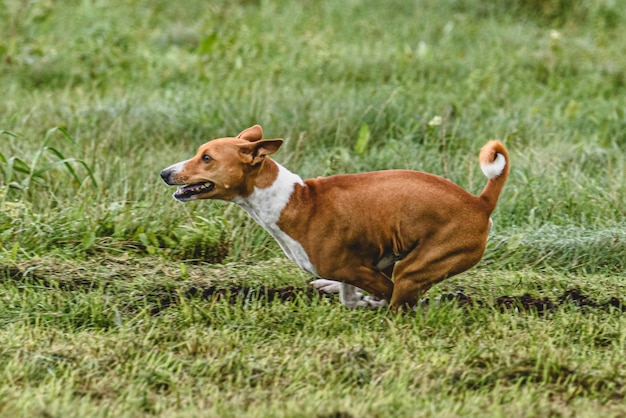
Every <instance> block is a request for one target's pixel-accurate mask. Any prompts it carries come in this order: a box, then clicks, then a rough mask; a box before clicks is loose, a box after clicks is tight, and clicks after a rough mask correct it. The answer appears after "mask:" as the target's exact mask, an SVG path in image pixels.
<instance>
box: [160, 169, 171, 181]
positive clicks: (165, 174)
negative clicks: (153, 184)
mask: <svg viewBox="0 0 626 418" xmlns="http://www.w3.org/2000/svg"><path fill="white" fill-rule="evenodd" d="M170 174H171V171H170V170H168V169H167V168H166V169H165V170H162V171H161V178H162V179H163V181H164V182H165V183H167V184H169V178H170Z"/></svg>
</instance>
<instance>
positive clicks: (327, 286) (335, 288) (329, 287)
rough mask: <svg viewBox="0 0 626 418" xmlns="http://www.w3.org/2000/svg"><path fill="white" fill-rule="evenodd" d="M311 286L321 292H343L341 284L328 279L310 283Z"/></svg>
mask: <svg viewBox="0 0 626 418" xmlns="http://www.w3.org/2000/svg"><path fill="white" fill-rule="evenodd" d="M309 284H310V285H311V286H313V287H314V288H316V289H317V290H319V291H320V292H324V293H328V294H334V293H339V292H341V282H338V281H335V280H327V279H315V280H313V281H311V282H309Z"/></svg>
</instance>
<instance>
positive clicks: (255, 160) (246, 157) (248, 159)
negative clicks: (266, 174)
mask: <svg viewBox="0 0 626 418" xmlns="http://www.w3.org/2000/svg"><path fill="white" fill-rule="evenodd" d="M281 145H283V140H282V139H264V140H260V141H257V142H252V143H250V144H245V145H242V146H241V147H240V148H239V156H240V157H241V159H242V161H243V162H244V163H246V164H250V165H253V166H254V165H257V164H259V163H260V162H262V161H263V159H264V158H265V156H266V155H270V154H273V153H275V152H276V151H278V148H280V146H281Z"/></svg>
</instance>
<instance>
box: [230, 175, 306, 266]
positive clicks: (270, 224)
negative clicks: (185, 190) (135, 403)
mask: <svg viewBox="0 0 626 418" xmlns="http://www.w3.org/2000/svg"><path fill="white" fill-rule="evenodd" d="M276 164H277V165H278V176H277V177H276V180H275V181H274V183H272V185H271V186H269V187H266V188H264V189H260V188H256V187H255V188H254V191H253V192H252V194H250V196H248V197H237V198H235V199H233V202H235V203H236V204H238V205H239V206H241V207H242V208H243V209H245V210H246V212H248V213H249V214H250V216H251V217H252V219H254V220H255V221H257V222H258V223H259V224H260V225H261V226H262V227H263V228H265V229H266V230H267V232H269V233H270V234H271V235H272V236H273V237H274V239H276V241H278V244H279V245H280V247H281V248H282V249H283V251H284V252H285V254H287V257H289V259H290V260H292V261H293V262H295V263H296V264H297V265H298V266H299V267H300V268H302V269H303V270H305V271H307V272H309V273H311V274H314V275H317V272H316V271H315V267H314V266H313V264H312V263H311V260H309V256H308V255H307V254H306V252H305V251H304V248H303V247H302V245H301V244H300V243H299V242H298V241H296V240H294V239H293V238H291V237H290V236H289V235H287V234H286V233H284V232H283V231H282V230H281V229H280V228H279V227H278V225H277V224H278V221H279V219H280V214H281V212H282V211H283V209H284V208H285V206H286V205H287V203H288V202H289V198H290V197H291V195H292V193H293V191H294V188H295V186H296V184H300V185H304V182H303V181H302V178H300V176H298V175H297V174H294V173H292V172H291V171H289V170H287V169H286V168H285V167H283V166H282V165H280V164H278V163H276Z"/></svg>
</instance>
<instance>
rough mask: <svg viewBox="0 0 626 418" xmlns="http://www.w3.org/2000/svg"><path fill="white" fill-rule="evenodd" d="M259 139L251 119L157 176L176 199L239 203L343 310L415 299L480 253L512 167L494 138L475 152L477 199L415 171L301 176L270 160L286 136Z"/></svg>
mask: <svg viewBox="0 0 626 418" xmlns="http://www.w3.org/2000/svg"><path fill="white" fill-rule="evenodd" d="M262 136H263V131H262V129H261V127H260V126H259V125H255V126H252V127H251V128H248V129H246V130H244V131H243V132H241V133H240V134H239V135H238V136H237V137H235V138H220V139H215V140H212V141H209V142H207V143H206V144H204V145H202V146H201V147H200V148H199V149H198V152H197V153H196V155H195V156H194V157H193V158H191V159H189V160H186V161H182V162H179V163H177V164H174V165H172V166H170V167H168V168H166V169H164V170H163V171H161V177H162V178H163V180H164V181H165V182H166V183H167V184H168V185H178V186H181V187H179V188H178V190H177V191H176V192H175V193H174V198H175V199H176V200H179V201H181V202H186V201H191V200H200V199H220V200H226V201H231V202H234V203H236V204H238V205H239V206H241V207H242V208H243V209H245V210H246V211H247V212H248V213H249V214H250V215H251V216H252V218H254V219H255V220H256V221H257V222H258V223H259V224H261V225H262V226H263V227H264V228H265V229H266V230H267V231H268V232H269V233H270V234H271V235H272V236H273V237H274V238H275V239H276V241H278V243H279V244H280V246H281V248H282V249H283V250H284V252H285V253H286V254H287V256H288V257H289V258H290V259H291V260H293V261H294V262H295V263H296V264H298V266H300V267H301V268H303V269H304V270H306V271H307V272H309V273H311V274H313V275H315V276H317V277H320V278H323V279H319V280H316V281H314V282H313V284H314V285H315V286H316V287H318V288H320V289H321V290H326V291H336V290H339V291H340V293H341V301H342V303H343V304H344V305H346V306H348V307H359V306H371V307H379V306H384V305H385V304H386V303H387V301H388V302H390V304H391V308H392V309H397V308H404V307H411V306H415V305H416V303H417V302H418V301H419V299H420V298H421V296H422V295H423V294H424V292H426V291H427V290H428V289H429V288H430V287H431V286H432V285H433V284H435V283H437V282H439V281H441V280H444V279H446V278H448V277H450V276H453V275H455V274H458V273H461V272H463V271H465V270H467V269H469V268H470V267H472V266H474V265H475V264H476V263H477V262H478V261H479V260H480V259H481V257H482V255H483V252H484V250H485V244H486V241H487V234H488V233H489V229H490V227H491V219H490V215H491V213H492V212H493V210H494V208H495V206H496V203H497V201H498V197H499V196H500V192H501V190H502V187H503V186H504V183H505V181H506V179H507V176H508V173H509V162H508V161H509V160H508V153H507V151H506V148H505V147H504V145H502V143H500V142H499V141H489V142H487V144H486V145H485V146H484V147H483V148H482V149H481V151H480V155H479V162H480V167H481V169H482V171H483V173H484V174H485V175H486V176H487V178H488V180H487V185H486V186H485V187H484V189H483V191H482V193H481V194H480V195H479V196H473V195H471V194H470V193H468V192H466V191H465V190H463V189H462V188H460V187H459V186H457V185H456V184H454V183H452V182H450V181H448V180H446V179H444V178H441V177H438V176H436V175H433V174H428V173H423V172H419V171H411V170H388V171H375V172H369V173H361V174H344V175H335V176H331V177H326V178H322V177H318V178H315V179H308V180H302V179H301V178H300V176H298V175H297V174H294V173H292V172H290V171H289V170H287V169H286V168H285V167H283V166H282V165H280V164H278V163H277V162H275V161H273V160H272V159H271V158H269V157H268V155H269V154H273V153H275V152H276V151H277V150H278V149H279V148H280V146H281V145H282V143H283V140H282V139H262ZM392 278H393V280H392ZM338 282H339V283H341V284H339V283H338ZM357 288H360V289H363V290H365V291H367V292H369V293H370V294H371V295H373V296H363V294H362V293H361V292H360V291H358V289H357Z"/></svg>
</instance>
